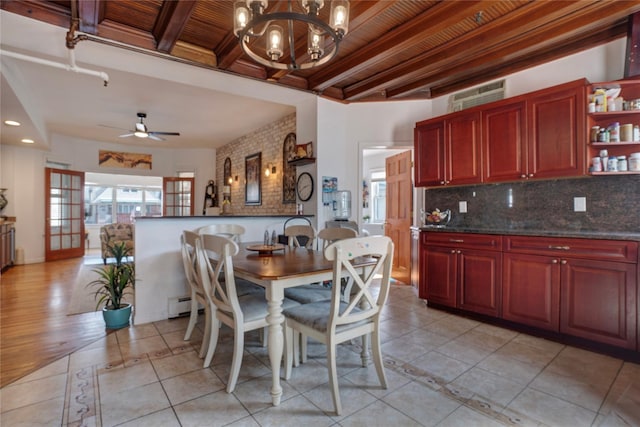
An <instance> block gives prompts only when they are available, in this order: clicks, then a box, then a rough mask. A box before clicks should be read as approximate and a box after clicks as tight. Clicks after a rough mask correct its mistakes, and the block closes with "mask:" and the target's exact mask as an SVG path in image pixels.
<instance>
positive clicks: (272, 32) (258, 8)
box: [233, 0, 349, 70]
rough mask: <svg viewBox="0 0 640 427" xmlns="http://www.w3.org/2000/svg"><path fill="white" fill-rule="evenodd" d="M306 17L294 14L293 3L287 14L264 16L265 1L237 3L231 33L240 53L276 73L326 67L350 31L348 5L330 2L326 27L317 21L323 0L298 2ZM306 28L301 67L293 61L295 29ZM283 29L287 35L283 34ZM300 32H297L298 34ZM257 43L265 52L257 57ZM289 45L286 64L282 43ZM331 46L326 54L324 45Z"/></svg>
mask: <svg viewBox="0 0 640 427" xmlns="http://www.w3.org/2000/svg"><path fill="white" fill-rule="evenodd" d="M300 3H301V5H302V9H304V11H305V13H301V12H294V11H293V7H292V0H289V1H288V10H287V11H286V12H272V13H264V10H265V9H266V8H267V5H268V4H269V2H268V0H246V1H238V2H236V3H235V5H234V22H233V32H234V34H235V35H236V36H237V37H238V39H239V41H240V46H241V47H242V50H243V51H244V52H245V53H246V54H247V55H248V56H249V57H251V59H253V60H254V61H256V62H258V63H259V64H262V65H264V66H267V67H271V68H276V69H279V70H306V69H309V68H312V67H316V66H318V65H322V64H325V63H327V62H329V61H331V59H333V58H334V57H335V56H336V54H337V53H338V45H339V44H340V41H341V40H342V38H343V37H344V35H345V34H347V31H348V27H349V1H348V0H333V1H331V12H330V15H329V23H326V22H324V21H322V20H320V18H319V16H318V15H319V12H320V9H322V7H323V6H324V0H300ZM300 26H306V32H307V52H306V53H307V56H306V57H305V58H304V61H301V62H300V63H299V62H298V61H297V60H296V52H295V39H296V36H295V33H294V29H295V28H299V27H300ZM285 28H286V33H285ZM301 32H302V30H298V34H300V33H301ZM260 39H263V43H264V46H265V48H264V51H261V52H260V53H258V46H259V45H260ZM285 39H287V40H288V43H289V52H290V53H289V58H288V60H289V62H288V63H287V62H280V60H281V59H287V57H286V56H285V55H284V52H285V49H284V40H285ZM329 39H331V40H332V41H333V45H332V46H329V50H328V51H326V50H325V49H326V46H327V43H326V42H327V41H328V40H329Z"/></svg>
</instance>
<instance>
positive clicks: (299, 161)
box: [288, 157, 316, 166]
mask: <svg viewBox="0 0 640 427" xmlns="http://www.w3.org/2000/svg"><path fill="white" fill-rule="evenodd" d="M315 162H316V158H315V157H300V158H299V159H293V160H289V162H288V163H289V164H290V165H294V166H302V165H308V164H311V163H315Z"/></svg>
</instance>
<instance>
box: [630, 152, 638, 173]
mask: <svg viewBox="0 0 640 427" xmlns="http://www.w3.org/2000/svg"><path fill="white" fill-rule="evenodd" d="M629 170H630V171H632V172H640V153H631V154H630V155H629Z"/></svg>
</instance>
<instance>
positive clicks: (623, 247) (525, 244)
mask: <svg viewBox="0 0 640 427" xmlns="http://www.w3.org/2000/svg"><path fill="white" fill-rule="evenodd" d="M504 240H505V242H504V250H505V251H506V252H518V253H523V254H534V255H551V256H570V257H574V258H589V259H596V260H607V261H619V262H629V263H634V264H636V263H637V262H638V242H631V241H623V240H596V239H575V238H561V237H528V236H505V238H504Z"/></svg>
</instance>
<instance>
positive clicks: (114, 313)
mask: <svg viewBox="0 0 640 427" xmlns="http://www.w3.org/2000/svg"><path fill="white" fill-rule="evenodd" d="M131 308H132V306H131V304H122V306H121V308H118V309H113V308H108V307H104V308H103V309H102V317H103V318H104V323H105V325H106V327H107V329H120V328H124V327H125V326H129V319H130V318H131Z"/></svg>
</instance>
